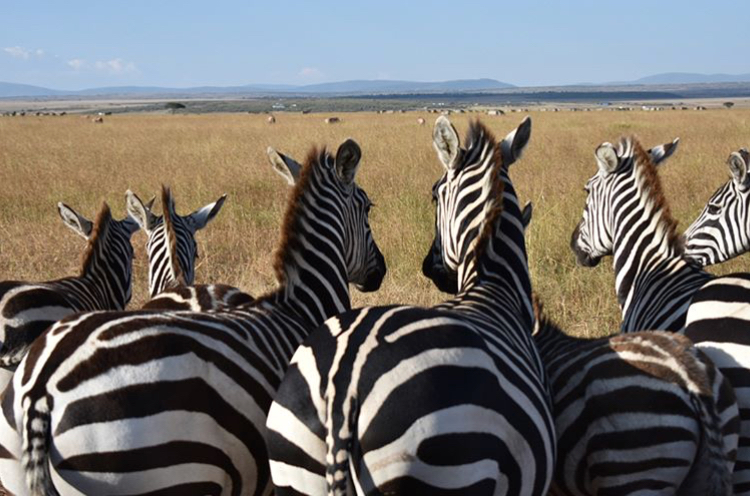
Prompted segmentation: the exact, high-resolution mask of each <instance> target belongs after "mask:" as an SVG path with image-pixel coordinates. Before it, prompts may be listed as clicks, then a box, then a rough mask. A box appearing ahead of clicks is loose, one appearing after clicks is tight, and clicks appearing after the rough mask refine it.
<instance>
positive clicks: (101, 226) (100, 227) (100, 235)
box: [81, 202, 112, 275]
mask: <svg viewBox="0 0 750 496" xmlns="http://www.w3.org/2000/svg"><path fill="white" fill-rule="evenodd" d="M111 221H112V212H111V211H110V209H109V205H107V202H102V206H101V208H100V209H99V213H98V214H96V219H94V227H93V228H92V230H91V236H90V237H89V240H88V243H87V244H86V249H85V250H84V251H83V255H82V256H81V275H85V274H86V273H87V272H88V271H89V269H90V268H91V264H92V263H94V256H95V254H96V250H97V248H98V246H99V243H101V242H102V241H103V240H104V239H105V238H106V237H107V232H108V231H109V224H110V222H111ZM100 239H101V240H102V241H100Z"/></svg>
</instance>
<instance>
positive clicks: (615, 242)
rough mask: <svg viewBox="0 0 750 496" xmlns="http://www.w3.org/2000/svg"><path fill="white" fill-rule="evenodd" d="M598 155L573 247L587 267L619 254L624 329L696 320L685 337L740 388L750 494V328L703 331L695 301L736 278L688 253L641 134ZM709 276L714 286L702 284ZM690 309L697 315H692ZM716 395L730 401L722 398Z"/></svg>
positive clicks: (739, 467)
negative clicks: (748, 347) (708, 268)
mask: <svg viewBox="0 0 750 496" xmlns="http://www.w3.org/2000/svg"><path fill="white" fill-rule="evenodd" d="M595 157H596V160H597V164H598V169H599V170H598V172H597V173H596V175H594V176H593V177H592V178H591V179H589V181H588V182H587V183H586V188H585V189H586V191H587V193H588V197H587V200H586V206H585V208H584V211H583V216H582V219H581V221H580V222H579V224H578V225H577V226H576V228H575V230H574V231H573V235H572V237H571V248H572V250H573V252H574V254H575V255H576V258H577V260H578V263H579V264H580V265H584V266H594V265H596V264H598V263H599V261H600V260H601V259H602V258H603V257H604V256H607V255H610V254H612V255H613V258H614V267H615V284H616V292H617V298H618V302H619V304H620V307H621V309H622V316H623V318H622V325H621V331H622V332H636V331H640V330H649V329H659V330H667V331H681V330H682V329H683V328H684V327H685V325H686V324H689V323H692V325H691V329H692V331H691V332H690V333H686V334H687V336H688V337H689V338H690V339H691V340H692V341H693V342H694V343H696V345H697V346H698V347H700V348H701V350H703V351H704V352H705V353H706V354H707V355H708V356H709V357H710V358H711V360H712V361H713V362H714V364H715V365H716V366H717V367H718V368H719V370H720V371H721V373H722V375H723V377H724V378H725V380H727V381H728V382H729V383H730V384H731V385H732V386H733V387H734V389H735V394H736V396H737V403H738V404H739V407H740V419H741V421H740V440H739V449H738V451H737V463H736V464H735V470H734V474H733V485H734V491H735V493H737V494H750V388H748V387H747V385H748V384H750V370H749V369H748V366H750V360H749V359H748V358H746V357H750V353H748V352H747V351H745V349H744V348H745V346H744V343H746V342H747V337H746V336H747V333H746V332H741V328H740V329H735V332H732V333H721V334H716V333H700V332H698V330H697V328H698V327H700V326H701V324H700V321H701V320H705V319H706V314H705V312H704V313H702V314H700V315H699V314H697V313H696V312H695V311H694V310H693V305H695V304H696V301H699V300H701V299H703V298H706V297H710V286H711V285H714V284H722V285H727V284H728V285H730V286H731V285H735V286H736V280H737V279H738V278H737V277H722V278H718V279H713V280H712V277H713V276H711V275H710V274H708V273H707V272H704V271H703V270H702V269H701V268H700V267H698V266H696V265H695V264H694V263H692V262H690V261H688V260H687V259H686V258H684V256H683V243H682V238H681V237H680V236H679V235H678V234H677V232H676V224H677V223H676V221H675V220H674V219H673V217H672V215H671V213H670V211H669V206H668V204H667V202H666V199H665V198H664V195H663V193H662V189H661V183H660V180H659V176H658V172H657V168H656V163H655V162H656V161H657V159H658V157H654V156H652V155H649V154H648V153H647V152H646V151H644V149H643V147H642V146H641V144H640V143H639V142H638V141H637V140H636V139H635V138H623V139H622V140H621V141H620V143H619V144H618V146H614V145H612V144H610V143H603V144H601V145H600V146H599V147H598V148H597V149H596V152H595ZM663 158H664V157H662V159H663ZM709 281H711V285H709V286H708V287H706V289H705V290H704V289H702V288H703V287H704V285H706V283H708V282H709ZM745 298H746V297H745ZM691 302H692V303H691ZM744 302H747V299H745V300H744ZM714 303H715V302H714ZM689 308H690V311H689V310H688V309H689ZM713 308H714V310H713V311H712V312H711V313H712V314H713V317H717V316H720V315H716V313H717V310H716V308H717V307H716V306H714V307H713ZM690 312H693V313H694V314H695V315H694V317H692V318H691V319H690V320H689V321H688V318H687V316H688V314H689V313H690ZM718 312H719V313H721V308H719V310H718ZM709 324H710V322H709ZM738 330H739V331H740V332H739V333H738V332H737V331H738ZM716 331H717V332H718V329H716ZM717 340H719V341H721V342H718V343H717V342H716V341H717ZM718 402H719V404H722V405H726V404H727V402H726V401H725V400H723V399H722V398H719V399H718ZM719 413H720V415H721V420H722V428H723V429H726V428H727V425H729V423H731V422H733V421H734V420H733V418H732V415H730V414H729V412H727V411H721V412H719Z"/></svg>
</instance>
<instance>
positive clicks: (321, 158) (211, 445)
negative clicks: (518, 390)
mask: <svg viewBox="0 0 750 496" xmlns="http://www.w3.org/2000/svg"><path fill="white" fill-rule="evenodd" d="M360 156H361V152H360V149H359V147H358V146H357V144H356V143H354V142H353V141H351V140H348V141H346V142H345V143H344V144H342V145H341V147H340V148H339V150H338V153H337V155H336V157H335V159H334V157H333V156H331V155H330V154H328V153H326V152H325V151H323V152H317V151H313V153H311V155H310V156H309V158H308V161H307V164H306V166H305V168H304V169H303V171H302V173H301V177H300V179H299V182H298V184H297V186H296V188H295V190H294V193H293V197H292V200H291V201H290V206H289V207H288V209H287V214H286V220H285V223H284V229H283V241H282V246H281V249H280V251H279V253H278V256H277V260H276V263H275V268H276V271H277V278H278V280H279V288H278V289H277V290H276V291H274V292H272V293H270V294H267V295H265V296H263V297H261V298H259V299H257V300H256V301H255V302H254V303H253V304H251V305H246V306H241V307H238V308H236V309H233V310H231V311H223V312H209V313H206V312H161V313H160V312H153V311H137V312H122V313H114V314H101V313H99V314H97V313H91V314H82V315H78V316H75V317H73V318H70V319H67V320H64V321H62V322H60V323H58V324H57V325H56V326H55V327H53V328H52V329H51V330H50V331H49V332H48V333H46V334H45V337H44V338H42V339H40V340H38V341H37V343H36V344H35V345H34V347H32V350H31V351H30V353H29V354H28V355H27V357H26V359H25V360H24V361H23V362H22V363H21V364H20V365H19V370H18V373H17V374H16V375H15V376H14V381H13V382H12V383H11V384H12V386H11V388H9V389H8V391H9V393H7V394H6V396H5V397H4V398H3V400H2V411H3V413H4V415H3V416H2V417H1V418H0V444H1V445H2V446H3V447H5V451H4V452H3V450H0V479H2V480H1V481H0V482H2V484H3V485H4V486H5V487H7V488H8V489H10V490H11V491H13V492H14V493H18V492H19V491H21V492H22V493H26V492H29V490H26V489H24V485H26V484H28V486H29V488H30V493H31V494H43V493H44V492H45V491H52V486H53V485H54V487H55V488H56V489H57V490H58V491H59V492H60V493H83V494H130V495H134V494H232V495H260V494H268V493H269V491H270V478H269V470H268V461H267V455H266V448H265V444H264V437H263V434H264V432H265V421H266V412H267V411H268V408H269V407H270V404H271V399H272V396H273V394H274V392H275V390H276V388H277V386H278V384H279V382H280V381H281V378H282V376H283V373H284V371H285V370H286V368H287V365H288V362H289V360H290V358H291V356H292V353H293V352H294V350H295V349H296V347H297V345H298V344H299V343H300V342H301V341H302V340H303V339H304V338H305V337H306V336H307V335H308V333H309V332H310V331H311V330H312V329H314V328H315V327H316V326H318V325H319V324H321V323H322V322H323V321H324V320H325V319H326V318H328V317H330V316H332V315H334V314H337V313H339V312H342V311H346V310H348V309H349V308H350V300H349V288H348V282H349V281H350V282H352V283H354V284H356V286H357V287H359V288H360V289H362V290H365V291H372V290H375V289H377V288H378V287H379V286H380V283H381V281H382V279H383V277H384V275H385V262H384V259H383V256H382V255H381V253H380V251H379V250H378V248H377V245H376V244H375V242H374V240H373V238H372V234H371V231H370V228H369V223H368V211H369V209H370V206H371V203H370V200H369V199H368V197H367V195H366V194H365V192H364V191H363V190H362V189H360V188H359V187H358V186H357V185H356V184H355V182H354V177H355V173H356V171H357V168H358V166H359V162H360ZM353 245H356V247H354V248H353ZM19 459H20V460H21V463H19V462H18V460H19ZM24 480H25V482H24Z"/></svg>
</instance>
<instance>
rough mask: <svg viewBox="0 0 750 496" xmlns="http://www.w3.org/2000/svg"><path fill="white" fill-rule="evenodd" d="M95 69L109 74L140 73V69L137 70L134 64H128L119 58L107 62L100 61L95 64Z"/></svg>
mask: <svg viewBox="0 0 750 496" xmlns="http://www.w3.org/2000/svg"><path fill="white" fill-rule="evenodd" d="M94 67H95V68H96V69H97V70H100V71H105V72H107V73H109V74H129V73H133V72H138V68H136V66H135V64H134V63H133V62H126V61H124V60H122V59H119V58H118V59H112V60H106V61H101V60H99V61H97V62H94Z"/></svg>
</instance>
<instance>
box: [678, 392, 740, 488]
mask: <svg viewBox="0 0 750 496" xmlns="http://www.w3.org/2000/svg"><path fill="white" fill-rule="evenodd" d="M690 399H691V401H692V402H693V406H694V407H695V408H696V411H697V412H698V414H699V420H700V428H701V445H702V446H701V447H700V449H699V453H700V454H699V456H698V459H697V460H696V461H695V462H694V463H693V469H692V470H691V472H700V474H697V473H696V474H695V475H696V476H697V477H699V478H700V479H703V480H704V481H705V482H704V484H705V494H706V496H726V495H728V494H733V487H732V472H731V469H730V468H729V467H730V465H731V460H728V459H727V454H726V453H725V452H724V442H723V441H724V439H723V436H722V432H721V425H720V419H719V414H718V412H717V410H716V403H715V401H714V400H715V398H714V396H713V395H710V396H702V395H698V394H696V393H691V394H690ZM691 475H692V474H691ZM688 478H689V479H690V478H692V477H691V476H688ZM691 484H692V482H691ZM686 487H689V486H688V485H687V484H686Z"/></svg>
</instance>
